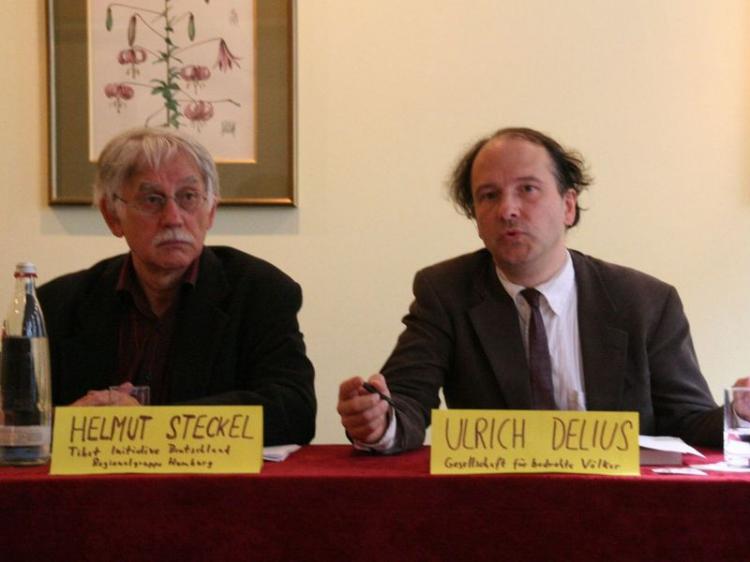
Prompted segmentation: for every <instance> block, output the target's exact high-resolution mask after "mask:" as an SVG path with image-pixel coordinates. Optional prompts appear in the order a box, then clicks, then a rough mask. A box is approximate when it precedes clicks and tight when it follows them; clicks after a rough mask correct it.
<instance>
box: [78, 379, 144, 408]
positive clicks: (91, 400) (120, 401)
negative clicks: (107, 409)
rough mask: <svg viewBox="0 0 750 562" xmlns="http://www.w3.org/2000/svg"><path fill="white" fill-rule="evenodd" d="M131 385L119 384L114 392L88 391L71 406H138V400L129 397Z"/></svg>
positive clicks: (127, 383)
mask: <svg viewBox="0 0 750 562" xmlns="http://www.w3.org/2000/svg"><path fill="white" fill-rule="evenodd" d="M132 388H133V385H132V384H130V383H129V382H126V383H123V384H121V385H120V386H119V387H118V388H117V389H116V390H114V389H113V390H89V391H88V392H87V393H86V395H85V396H82V397H81V398H79V399H78V400H76V401H75V402H73V403H72V404H71V406H140V404H139V403H138V400H136V399H135V398H133V397H132V396H130V391H131V390H132Z"/></svg>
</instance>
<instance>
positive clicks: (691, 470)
mask: <svg viewBox="0 0 750 562" xmlns="http://www.w3.org/2000/svg"><path fill="white" fill-rule="evenodd" d="M651 472H654V473H655V474H682V475H686V476H708V473H706V472H703V471H702V470H699V469H697V468H695V467H692V466H691V467H680V468H652V469H651Z"/></svg>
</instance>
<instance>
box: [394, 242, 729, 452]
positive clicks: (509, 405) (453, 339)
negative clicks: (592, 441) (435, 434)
mask: <svg viewBox="0 0 750 562" xmlns="http://www.w3.org/2000/svg"><path fill="white" fill-rule="evenodd" d="M571 255H572V258H573V267H574V269H575V275H576V286H577V288H578V322H579V331H580V339H581V354H582V358H583V376H584V387H585V392H586V408H587V409H588V410H611V411H637V412H638V413H639V414H640V433H641V434H655V435H673V436H677V437H681V438H683V439H685V440H686V441H688V442H690V443H692V444H695V445H709V446H720V444H721V435H722V412H721V409H720V408H718V407H717V406H716V404H715V402H714V401H713V399H712V397H711V394H710V392H709V389H708V385H707V384H706V381H705V379H704V378H703V375H702V374H701V372H700V369H699V367H698V362H697V359H696V356H695V351H694V349H693V344H692V340H691V338H690V329H689V326H688V322H687V319H686V318H685V314H684V312H683V309H682V303H681V302H680V298H679V296H678V295H677V291H676V290H675V289H674V287H672V286H670V285H667V284H666V283H663V282H661V281H659V280H657V279H655V278H653V277H651V276H649V275H646V274H644V273H640V272H638V271H635V270H633V269H629V268H626V267H622V266H618V265H613V264H610V263H607V262H604V261H601V260H598V259H595V258H592V257H589V256H586V255H583V254H581V253H579V252H576V251H571ZM414 295H415V300H414V302H413V303H412V305H411V307H410V309H409V313H408V314H407V315H406V316H405V317H404V320H403V322H404V324H405V325H406V329H405V330H404V332H403V333H402V334H401V336H400V337H399V339H398V343H397V344H396V348H395V349H394V351H393V353H392V354H391V356H390V358H389V359H388V361H387V362H386V364H385V366H384V367H383V370H382V372H383V374H384V375H385V377H386V379H387V382H388V386H389V388H390V390H391V392H392V394H393V397H394V399H395V401H396V403H397V405H398V406H399V409H400V410H402V412H403V413H401V414H399V415H398V431H397V434H396V450H397V451H398V450H404V449H411V448H414V447H418V446H420V445H421V444H422V442H423V440H424V433H425V428H426V427H427V426H428V425H429V424H430V410H431V409H432V408H437V407H438V405H439V397H438V391H439V389H440V388H441V387H442V388H443V392H444V395H445V400H446V403H447V406H448V407H449V408H467V409H468V408H473V409H528V408H530V407H531V386H530V383H529V373H528V366H527V362H526V357H525V353H524V347H523V343H522V340H521V330H520V326H519V321H518V315H517V311H516V308H515V305H514V303H513V301H512V299H511V298H510V296H509V295H508V294H507V293H506V292H505V290H504V289H503V286H502V285H501V284H500V281H499V280H498V278H497V275H496V273H495V268H494V264H493V261H492V258H491V256H490V254H489V252H487V251H486V250H484V249H482V250H479V251H477V252H474V253H471V254H466V255H463V256H459V257H457V258H454V259H451V260H448V261H445V262H442V263H438V264H436V265H433V266H431V267H428V268H426V269H423V270H421V271H419V272H418V273H417V275H416V276H415V279H414Z"/></svg>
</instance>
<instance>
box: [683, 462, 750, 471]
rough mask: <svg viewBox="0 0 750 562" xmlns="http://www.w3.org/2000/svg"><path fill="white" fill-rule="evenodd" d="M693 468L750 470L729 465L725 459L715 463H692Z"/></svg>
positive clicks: (749, 469)
mask: <svg viewBox="0 0 750 562" xmlns="http://www.w3.org/2000/svg"><path fill="white" fill-rule="evenodd" d="M690 466H691V467H692V468H697V469H699V470H713V471H714V472H744V473H748V472H750V468H741V467H739V466H729V465H728V464H727V463H725V462H724V461H722V462H717V463H714V464H691V465H690Z"/></svg>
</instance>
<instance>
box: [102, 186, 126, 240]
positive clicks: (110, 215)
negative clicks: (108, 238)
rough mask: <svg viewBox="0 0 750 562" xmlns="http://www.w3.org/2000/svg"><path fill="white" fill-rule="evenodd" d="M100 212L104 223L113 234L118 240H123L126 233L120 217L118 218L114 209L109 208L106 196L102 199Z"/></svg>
mask: <svg viewBox="0 0 750 562" xmlns="http://www.w3.org/2000/svg"><path fill="white" fill-rule="evenodd" d="M99 212H100V213H101V214H102V216H103V217H104V222H106V223H107V226H108V227H109V230H110V231H111V232H112V234H114V235H115V236H117V237H118V238H122V237H123V235H124V233H123V230H122V225H121V224H120V217H118V216H117V213H116V212H115V211H114V210H113V209H110V208H109V205H108V204H107V197H106V196H104V197H102V199H101V201H99Z"/></svg>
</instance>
